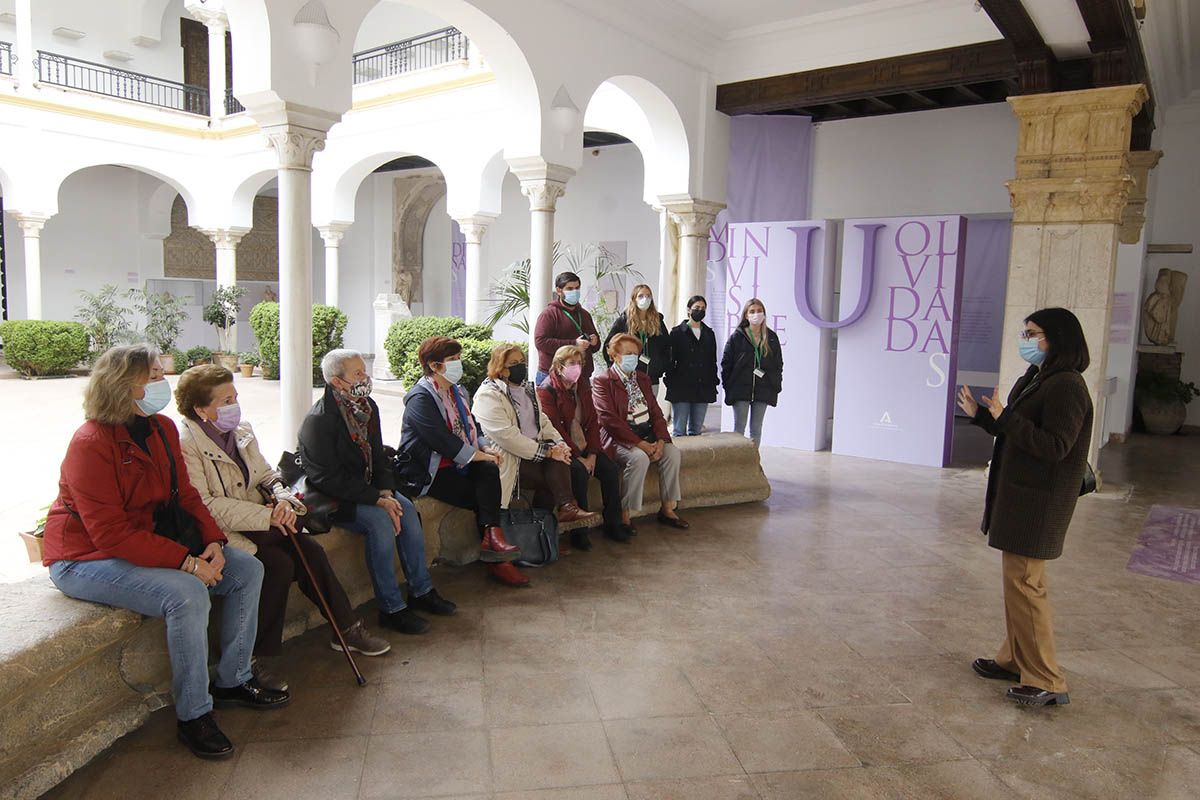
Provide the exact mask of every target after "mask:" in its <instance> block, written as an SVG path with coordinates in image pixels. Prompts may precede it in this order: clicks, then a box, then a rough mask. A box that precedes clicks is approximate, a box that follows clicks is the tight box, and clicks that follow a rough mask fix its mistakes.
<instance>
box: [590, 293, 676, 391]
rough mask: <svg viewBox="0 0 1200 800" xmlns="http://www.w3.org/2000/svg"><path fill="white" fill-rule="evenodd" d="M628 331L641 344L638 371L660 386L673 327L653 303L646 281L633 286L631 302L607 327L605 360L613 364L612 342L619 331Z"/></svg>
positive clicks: (668, 361)
mask: <svg viewBox="0 0 1200 800" xmlns="http://www.w3.org/2000/svg"><path fill="white" fill-rule="evenodd" d="M622 333H627V334H629V335H630V336H632V337H633V338H635V339H637V340H638V342H639V343H640V344H641V346H642V352H641V354H640V355H639V356H638V366H637V369H638V372H642V373H645V374H646V375H647V376H648V377H649V378H650V385H651V386H652V387H653V388H654V389H655V391H657V390H658V382H659V381H660V380H662V376H663V373H665V372H666V371H667V367H668V366H670V363H671V331H670V329H668V328H667V323H666V321H665V320H664V319H663V315H662V314H660V313H659V311H658V309H657V308H656V307H655V305H654V292H653V291H652V290H651V289H650V287H649V286H647V285H646V284H644V283H639V284H638V285H637V286H635V287H633V291H632V292H631V293H630V295H629V303H628V304H627V305H626V306H625V310H624V311H622V312H621V314H620V316H618V317H617V318H616V319H615V320H614V321H613V324H612V328H611V329H609V331H608V337H607V338H606V339H605V340H604V360H605V361H607V362H608V365H609V366H610V367H611V366H612V365H613V359H612V355H611V353H610V350H609V344H610V343H611V342H612V340H613V338H614V337H615V336H617V335H618V334H622Z"/></svg>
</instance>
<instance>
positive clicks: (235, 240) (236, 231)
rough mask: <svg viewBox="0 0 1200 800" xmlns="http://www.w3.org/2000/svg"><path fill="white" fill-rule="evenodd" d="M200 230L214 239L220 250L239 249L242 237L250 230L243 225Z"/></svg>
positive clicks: (213, 241)
mask: <svg viewBox="0 0 1200 800" xmlns="http://www.w3.org/2000/svg"><path fill="white" fill-rule="evenodd" d="M199 230H200V232H201V233H203V234H204V235H205V236H207V237H208V238H210V239H212V243H213V244H214V245H216V247H217V249H218V250H237V246H238V244H239V243H240V242H241V241H242V237H243V236H245V235H246V234H247V233H249V232H250V229H249V228H241V227H232V228H200V229H199Z"/></svg>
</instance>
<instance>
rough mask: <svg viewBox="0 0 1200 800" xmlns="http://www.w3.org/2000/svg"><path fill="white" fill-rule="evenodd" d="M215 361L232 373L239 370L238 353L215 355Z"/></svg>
mask: <svg viewBox="0 0 1200 800" xmlns="http://www.w3.org/2000/svg"><path fill="white" fill-rule="evenodd" d="M213 359H214V360H215V361H216V363H218V364H220V365H221V366H222V367H224V368H225V369H227V370H229V371H230V372H233V371H235V370H236V369H237V368H238V357H237V354H236V353H214V354H213Z"/></svg>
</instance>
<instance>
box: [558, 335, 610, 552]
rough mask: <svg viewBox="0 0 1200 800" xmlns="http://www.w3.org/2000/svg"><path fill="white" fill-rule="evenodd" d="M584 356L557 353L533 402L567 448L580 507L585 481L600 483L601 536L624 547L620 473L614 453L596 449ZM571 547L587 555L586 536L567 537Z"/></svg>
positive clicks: (580, 532) (569, 349)
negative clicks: (602, 523) (614, 459)
mask: <svg viewBox="0 0 1200 800" xmlns="http://www.w3.org/2000/svg"><path fill="white" fill-rule="evenodd" d="M583 358H584V356H583V351H582V350H580V348H578V347H575V346H574V345H567V346H565V347H560V348H558V350H557V351H556V352H555V353H554V359H553V361H551V363H550V374H549V375H547V376H546V379H545V380H544V381H542V383H541V385H540V386H538V390H537V394H538V402H539V403H540V404H541V406H542V412H543V413H544V414H545V415H546V416H547V417H548V418H549V419H550V422H551V423H552V424H553V425H554V428H555V429H556V430H557V431H558V435H559V436H561V437H562V438H563V441H564V442H566V443H567V445H568V446H569V447H570V448H571V456H572V458H571V489H572V491H573V493H574V494H575V502H577V503H578V504H579V507H580V508H582V509H584V510H587V511H590V510H591V508H590V507H589V506H588V479H589V478H595V479H596V480H598V481H600V496H601V497H602V498H603V501H604V535H605V536H607V537H608V538H610V539H612V540H613V541H616V542H628V541H629V536H630V529H629V526H628V525H627V524H626V520H624V519H623V518H622V515H621V473H620V471H619V470H618V469H617V465H616V463H615V462H614V461H613V456H615V455H616V450H614V449H613V448H612V447H611V446H610V447H607V448H606V447H604V445H603V444H601V443H600V421H599V420H598V419H597V418H596V407H595V406H594V405H593V404H592V390H591V386H590V385H589V383H588V380H587V378H584V377H583ZM571 546H572V547H575V548H577V549H579V550H591V549H592V543H591V540H590V539H588V534H587V530H586V529H583V528H577V529H575V530H573V531H571Z"/></svg>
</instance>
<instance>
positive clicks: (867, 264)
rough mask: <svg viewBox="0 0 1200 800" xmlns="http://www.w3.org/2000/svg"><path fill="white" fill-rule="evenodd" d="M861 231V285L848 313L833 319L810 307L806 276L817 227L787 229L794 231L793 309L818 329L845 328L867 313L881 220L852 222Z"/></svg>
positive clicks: (881, 225) (810, 299)
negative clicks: (841, 317)
mask: <svg viewBox="0 0 1200 800" xmlns="http://www.w3.org/2000/svg"><path fill="white" fill-rule="evenodd" d="M854 227H855V228H857V229H859V230H860V231H862V233H863V257H862V286H861V287H860V288H859V290H858V305H856V306H855V307H854V310H853V311H852V312H850V316H848V317H847V318H846V319H843V320H839V321H837V322H829V321H828V320H824V319H821V317H820V316H819V315H818V314H817V312H816V311H814V310H813V303H812V298H811V297H810V296H809V289H808V278H809V274H810V273H811V272H812V235H813V231H815V230H817V226H816V225H808V226H805V227H799V226H797V227H794V228H788V230H789V231H791V232H792V233H794V234H796V283H795V294H796V308H798V309H799V310H800V316H802V317H804V319H805V320H807V321H808V322H810V323H812V324H813V325H816V326H817V327H818V328H845V327H846V326H847V325H853V324H854V323H855V322H858V321H859V320H860V319H861V318H862V315H863V314H865V313H867V305H868V304H869V303H870V302H871V290H872V289H873V288H874V286H875V239H876V234H877V233H878V232H879V229H880V228H882V227H884V225H883V223H881V222H880V223H871V224H865V225H855V226H854Z"/></svg>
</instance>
